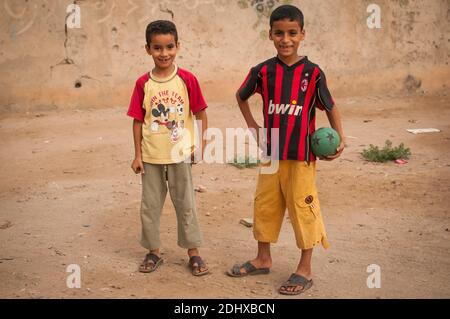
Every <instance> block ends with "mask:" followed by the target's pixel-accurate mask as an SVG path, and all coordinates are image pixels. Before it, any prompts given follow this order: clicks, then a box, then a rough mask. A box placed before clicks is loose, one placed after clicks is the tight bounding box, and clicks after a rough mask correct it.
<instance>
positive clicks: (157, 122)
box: [150, 97, 184, 143]
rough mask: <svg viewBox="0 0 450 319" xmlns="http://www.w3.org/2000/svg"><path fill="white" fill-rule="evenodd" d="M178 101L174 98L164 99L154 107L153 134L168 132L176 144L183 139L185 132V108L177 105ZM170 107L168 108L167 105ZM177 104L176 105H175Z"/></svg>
mask: <svg viewBox="0 0 450 319" xmlns="http://www.w3.org/2000/svg"><path fill="white" fill-rule="evenodd" d="M177 102H178V101H177V100H176V99H173V98H168V97H167V98H163V99H160V100H158V101H157V103H155V106H154V107H152V116H153V120H152V124H151V126H150V130H151V132H152V133H164V132H167V133H168V135H169V139H170V141H171V142H173V143H176V142H178V141H179V140H180V139H181V138H182V137H183V130H184V120H183V119H184V106H183V104H180V103H178V104H176V103H177ZM169 104H171V105H170V106H168V107H166V105H169ZM174 104H176V105H174Z"/></svg>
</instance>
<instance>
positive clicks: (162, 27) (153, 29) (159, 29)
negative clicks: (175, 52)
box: [145, 20, 178, 45]
mask: <svg viewBox="0 0 450 319" xmlns="http://www.w3.org/2000/svg"><path fill="white" fill-rule="evenodd" d="M155 34H172V35H173V36H174V38H175V42H176V43H178V32H177V27H176V26H175V24H174V23H173V22H171V21H167V20H156V21H153V22H151V23H149V25H148V26H147V30H145V39H146V40H147V45H150V42H151V40H152V36H153V35H155Z"/></svg>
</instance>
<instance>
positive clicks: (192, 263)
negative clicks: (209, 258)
mask: <svg viewBox="0 0 450 319" xmlns="http://www.w3.org/2000/svg"><path fill="white" fill-rule="evenodd" d="M189 267H190V268H191V272H192V274H193V275H194V276H203V275H206V274H208V273H209V269H208V267H206V264H205V262H204V261H203V259H202V258H201V257H200V256H192V257H191V258H189ZM202 268H206V269H203V270H201V269H202Z"/></svg>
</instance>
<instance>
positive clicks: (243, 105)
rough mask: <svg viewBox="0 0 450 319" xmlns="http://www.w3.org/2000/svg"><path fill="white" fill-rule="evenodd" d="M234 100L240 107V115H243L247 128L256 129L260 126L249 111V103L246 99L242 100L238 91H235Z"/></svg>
mask: <svg viewBox="0 0 450 319" xmlns="http://www.w3.org/2000/svg"><path fill="white" fill-rule="evenodd" d="M236 100H237V102H238V105H239V108H240V109H241V112H242V115H243V116H244V119H245V122H246V123H247V126H248V127H249V128H254V129H255V130H257V131H258V129H259V128H260V126H259V125H258V123H256V121H255V118H254V117H253V114H252V112H251V111H250V105H249V104H248V102H247V101H242V100H241V98H240V96H239V91H237V92H236Z"/></svg>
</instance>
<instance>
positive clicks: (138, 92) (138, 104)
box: [127, 73, 149, 122]
mask: <svg viewBox="0 0 450 319" xmlns="http://www.w3.org/2000/svg"><path fill="white" fill-rule="evenodd" d="M148 80H149V75H148V73H147V74H145V75H143V76H141V77H140V78H139V79H138V80H137V81H136V85H135V86H134V91H133V95H132V96H131V101H130V106H129V107H128V112H127V115H128V116H130V117H132V118H134V119H135V120H138V121H140V122H144V117H145V109H144V108H143V105H142V104H143V102H144V86H145V83H147V81H148Z"/></svg>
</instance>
